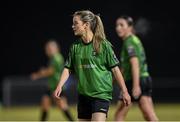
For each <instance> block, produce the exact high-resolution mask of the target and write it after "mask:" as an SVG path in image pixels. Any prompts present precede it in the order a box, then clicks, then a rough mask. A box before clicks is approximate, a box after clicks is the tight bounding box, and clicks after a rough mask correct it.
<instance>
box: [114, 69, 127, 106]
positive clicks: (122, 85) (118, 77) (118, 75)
mask: <svg viewBox="0 0 180 122" xmlns="http://www.w3.org/2000/svg"><path fill="white" fill-rule="evenodd" d="M111 70H112V72H113V75H114V77H115V79H116V80H117V82H118V84H119V86H120V88H121V90H122V96H123V101H124V103H125V104H126V105H129V104H130V103H131V98H130V96H129V94H128V91H127V88H126V85H125V81H124V78H123V76H122V74H121V72H120V69H119V67H118V66H116V67H114V68H112V69H111Z"/></svg>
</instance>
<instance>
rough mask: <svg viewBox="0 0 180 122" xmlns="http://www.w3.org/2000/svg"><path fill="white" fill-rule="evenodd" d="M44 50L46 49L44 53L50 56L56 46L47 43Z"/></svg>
mask: <svg viewBox="0 0 180 122" xmlns="http://www.w3.org/2000/svg"><path fill="white" fill-rule="evenodd" d="M45 51H46V55H47V56H48V57H51V56H53V55H54V53H55V52H56V47H55V46H54V45H52V44H47V45H46V47H45Z"/></svg>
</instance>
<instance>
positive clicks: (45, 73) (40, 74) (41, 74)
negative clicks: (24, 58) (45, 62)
mask: <svg viewBox="0 0 180 122" xmlns="http://www.w3.org/2000/svg"><path fill="white" fill-rule="evenodd" d="M53 73H54V68H53V67H51V66H49V67H46V68H42V69H40V70H39V71H37V72H35V73H32V75H31V79H33V80H37V79H40V78H45V77H49V76H51V75H53Z"/></svg>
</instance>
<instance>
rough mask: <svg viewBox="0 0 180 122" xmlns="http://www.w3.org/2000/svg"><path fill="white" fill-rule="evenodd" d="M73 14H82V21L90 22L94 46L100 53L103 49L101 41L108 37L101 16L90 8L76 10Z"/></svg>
mask: <svg viewBox="0 0 180 122" xmlns="http://www.w3.org/2000/svg"><path fill="white" fill-rule="evenodd" d="M73 16H80V19H81V21H83V22H84V23H85V22H89V23H90V28H91V30H92V32H93V34H94V36H93V47H94V50H95V51H96V52H97V53H99V52H100V49H101V42H102V41H105V39H106V35H105V33H104V26H103V23H102V21H101V18H100V17H99V16H98V15H95V14H94V13H92V12H91V11H89V10H83V11H76V12H75V13H74V15H73Z"/></svg>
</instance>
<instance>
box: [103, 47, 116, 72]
mask: <svg viewBox="0 0 180 122" xmlns="http://www.w3.org/2000/svg"><path fill="white" fill-rule="evenodd" d="M106 47H107V48H106V50H105V52H106V64H107V67H108V68H110V69H111V68H113V67H115V66H118V65H119V60H118V59H117V57H116V55H115V53H114V51H113V49H112V46H111V45H110V44H107V46H106Z"/></svg>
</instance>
